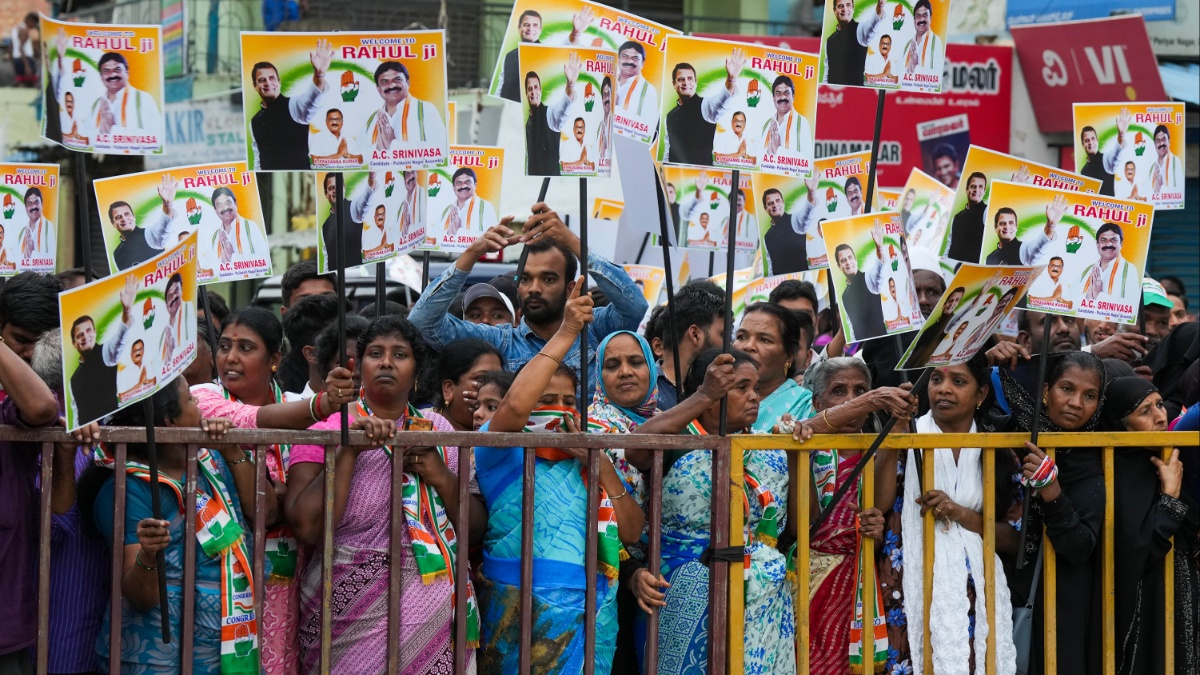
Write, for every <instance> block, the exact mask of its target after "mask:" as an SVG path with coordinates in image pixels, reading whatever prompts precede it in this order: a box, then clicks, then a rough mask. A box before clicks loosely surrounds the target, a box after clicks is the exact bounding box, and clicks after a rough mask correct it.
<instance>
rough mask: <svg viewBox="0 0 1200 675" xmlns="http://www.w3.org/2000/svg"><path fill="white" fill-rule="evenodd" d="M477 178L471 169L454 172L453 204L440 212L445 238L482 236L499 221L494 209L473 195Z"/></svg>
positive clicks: (465, 168) (488, 203) (452, 180)
mask: <svg viewBox="0 0 1200 675" xmlns="http://www.w3.org/2000/svg"><path fill="white" fill-rule="evenodd" d="M476 181H477V178H476V176H475V171H474V170H473V169H470V168H467V167H462V168H461V169H459V170H458V171H455V172H454V176H453V178H452V179H451V183H453V184H454V202H453V203H451V204H450V205H449V206H447V207H446V208H445V209H443V210H442V215H441V220H442V225H443V226H444V227H445V228H446V236H450V237H453V236H454V235H457V234H474V235H482V234H483V233H484V232H486V231H487V230H489V229H491V228H492V227H495V225H496V223H497V222H498V221H499V219H498V218H497V217H496V208H495V207H494V206H492V205H491V203H490V202H488V201H486V200H484V199H481V198H480V197H478V196H477V195H476V194H475V189H476Z"/></svg>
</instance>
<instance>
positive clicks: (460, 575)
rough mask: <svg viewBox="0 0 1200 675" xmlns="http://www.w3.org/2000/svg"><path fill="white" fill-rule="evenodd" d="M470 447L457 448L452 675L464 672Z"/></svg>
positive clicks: (471, 452)
mask: <svg viewBox="0 0 1200 675" xmlns="http://www.w3.org/2000/svg"><path fill="white" fill-rule="evenodd" d="M473 453H474V448H472V447H471V446H469V445H468V446H462V445H460V446H459V447H458V529H457V536H458V555H457V557H456V558H455V559H454V675H463V674H464V673H466V672H467V584H469V583H471V570H470V568H469V566H468V562H469V560H468V551H469V550H470V548H471V489H470V488H471V455H472V454H473Z"/></svg>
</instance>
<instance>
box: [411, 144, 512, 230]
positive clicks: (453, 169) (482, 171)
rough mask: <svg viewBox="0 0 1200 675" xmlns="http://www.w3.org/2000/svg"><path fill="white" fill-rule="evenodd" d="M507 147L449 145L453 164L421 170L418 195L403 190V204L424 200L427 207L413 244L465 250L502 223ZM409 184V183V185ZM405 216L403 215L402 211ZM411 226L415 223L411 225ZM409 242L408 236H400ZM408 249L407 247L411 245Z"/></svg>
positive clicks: (424, 208) (417, 188)
mask: <svg viewBox="0 0 1200 675" xmlns="http://www.w3.org/2000/svg"><path fill="white" fill-rule="evenodd" d="M503 176H504V149H503V148H497V147H492V146H483V145H452V146H450V165H449V166H446V167H443V168H440V169H433V170H432V171H422V172H420V175H419V177H418V185H417V186H416V189H415V194H413V193H409V192H407V191H406V192H405V194H404V199H405V206H404V207H402V208H406V209H408V211H409V212H415V211H417V210H418V209H416V208H414V207H413V206H410V205H411V204H417V200H418V199H421V200H424V201H425V202H426V205H425V206H423V207H421V208H420V209H419V210H423V211H425V213H427V214H428V215H427V217H426V219H425V221H424V222H425V232H424V234H423V235H422V236H421V237H418V239H417V240H416V243H415V246H416V247H417V248H420V249H422V250H429V251H448V252H451V253H458V252H462V251H465V250H467V248H468V247H470V245H471V244H474V243H475V240H476V239H478V238H480V237H482V236H483V233H484V232H487V231H488V229H489V228H491V227H493V226H495V225H496V224H498V223H499V222H500V218H499V216H498V212H497V210H496V208H497V205H498V204H499V203H500V190H501V184H502V183H501V180H502V179H503ZM406 188H407V186H406ZM401 216H402V217H403V213H401ZM403 222H405V223H407V222H408V221H407V220H405V221H403ZM409 229H410V230H411V229H412V228H411V227H410V228H409ZM401 236H402V238H403V239H405V241H406V242H407V240H408V236H407V235H403V234H402V235H401ZM405 246H406V248H405V249H404V250H405V251H407V250H409V248H408V247H407V246H408V245H407V243H406V244H405Z"/></svg>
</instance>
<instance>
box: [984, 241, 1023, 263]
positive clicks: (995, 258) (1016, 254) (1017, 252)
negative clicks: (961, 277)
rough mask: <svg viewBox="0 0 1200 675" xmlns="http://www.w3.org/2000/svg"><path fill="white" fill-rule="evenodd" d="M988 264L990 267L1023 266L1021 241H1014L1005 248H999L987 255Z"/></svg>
mask: <svg viewBox="0 0 1200 675" xmlns="http://www.w3.org/2000/svg"><path fill="white" fill-rule="evenodd" d="M987 264H989V265H1020V264H1021V240H1020V239H1013V240H1012V241H1010V242H1008V243H1007V244H1005V245H1004V247H1003V248H1001V247H999V246H997V247H996V248H995V250H993V251H992V252H991V253H989V254H988V255H987Z"/></svg>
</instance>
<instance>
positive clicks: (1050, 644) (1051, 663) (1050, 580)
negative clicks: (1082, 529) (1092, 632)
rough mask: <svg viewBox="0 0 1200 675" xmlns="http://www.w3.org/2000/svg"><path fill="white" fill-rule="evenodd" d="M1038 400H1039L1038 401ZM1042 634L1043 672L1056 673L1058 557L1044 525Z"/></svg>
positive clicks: (1049, 452)
mask: <svg viewBox="0 0 1200 675" xmlns="http://www.w3.org/2000/svg"><path fill="white" fill-rule="evenodd" d="M1039 400H1040V399H1039ZM1044 452H1045V453H1046V456H1047V457H1049V458H1050V459H1054V455H1055V452H1054V448H1045V449H1044ZM1042 567H1043V575H1044V578H1043V580H1042V623H1043V626H1042V634H1043V635H1045V656H1044V664H1043V667H1044V669H1043V671H1042V672H1045V673H1057V672H1058V556H1057V555H1056V554H1055V553H1054V544H1052V543H1051V542H1050V535H1048V534H1046V525H1045V523H1043V524H1042Z"/></svg>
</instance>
